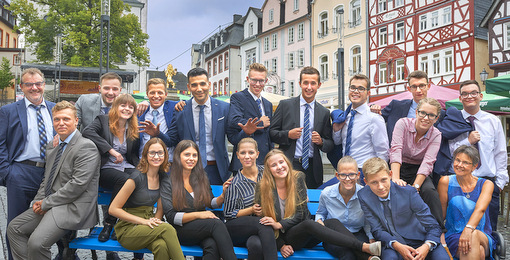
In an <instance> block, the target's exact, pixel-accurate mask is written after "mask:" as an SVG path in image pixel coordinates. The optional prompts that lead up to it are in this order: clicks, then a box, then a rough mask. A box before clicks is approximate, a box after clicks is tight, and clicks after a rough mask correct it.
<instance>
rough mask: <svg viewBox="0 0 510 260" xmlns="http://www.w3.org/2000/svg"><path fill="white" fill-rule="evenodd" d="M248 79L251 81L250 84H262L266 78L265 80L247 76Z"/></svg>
mask: <svg viewBox="0 0 510 260" xmlns="http://www.w3.org/2000/svg"><path fill="white" fill-rule="evenodd" d="M249 79H250V82H251V83H252V84H257V83H259V84H260V85H262V84H264V83H266V80H267V79H252V78H249Z"/></svg>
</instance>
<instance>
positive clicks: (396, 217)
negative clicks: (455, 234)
mask: <svg viewBox="0 0 510 260" xmlns="http://www.w3.org/2000/svg"><path fill="white" fill-rule="evenodd" d="M363 172H364V174H365V182H366V183H367V186H365V187H364V188H363V189H361V190H360V191H359V192H358V198H359V201H360V204H361V208H362V209H363V212H364V213H365V217H366V219H367V221H368V222H369V223H370V227H371V228H372V229H371V232H372V235H373V236H374V239H375V240H380V241H381V242H382V243H383V245H384V249H383V251H382V254H381V259H431V260H435V259H450V258H449V257H448V254H447V253H446V250H445V249H444V248H443V246H442V245H441V243H440V239H439V237H440V236H441V229H440V227H439V224H438V223H437V221H436V219H435V218H434V217H433V216H432V214H431V213H430V210H429V208H428V207H427V205H426V204H425V202H423V200H422V199H421V197H420V195H419V194H418V193H417V192H416V189H414V188H413V187H411V186H404V187H401V186H399V185H395V184H394V183H393V182H392V181H391V172H390V169H389V167H388V163H386V161H385V160H383V159H381V158H378V157H374V158H370V159H368V160H367V161H366V162H365V163H364V164H363Z"/></svg>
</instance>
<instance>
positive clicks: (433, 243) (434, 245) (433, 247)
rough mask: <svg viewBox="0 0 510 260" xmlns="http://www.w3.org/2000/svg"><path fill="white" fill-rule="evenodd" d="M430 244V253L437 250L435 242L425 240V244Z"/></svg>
mask: <svg viewBox="0 0 510 260" xmlns="http://www.w3.org/2000/svg"><path fill="white" fill-rule="evenodd" d="M427 242H429V243H430V244H431V245H432V248H431V249H430V251H432V250H434V249H436V247H437V243H436V242H435V241H432V240H425V243H427Z"/></svg>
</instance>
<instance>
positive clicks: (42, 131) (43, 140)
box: [30, 104, 48, 160]
mask: <svg viewBox="0 0 510 260" xmlns="http://www.w3.org/2000/svg"><path fill="white" fill-rule="evenodd" d="M30 107H33V108H34V109H35V111H36V114H37V131H38V132H39V156H40V157H41V159H43V160H44V159H45V158H46V144H47V143H48V137H46V127H45V126H44V119H43V117H42V113H41V108H44V105H40V106H35V105H33V104H30Z"/></svg>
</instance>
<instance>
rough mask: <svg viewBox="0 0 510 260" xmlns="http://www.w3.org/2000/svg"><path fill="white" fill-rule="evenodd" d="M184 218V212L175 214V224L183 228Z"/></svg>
mask: <svg viewBox="0 0 510 260" xmlns="http://www.w3.org/2000/svg"><path fill="white" fill-rule="evenodd" d="M183 217H184V212H177V213H175V217H174V224H175V225H178V226H182V218H183Z"/></svg>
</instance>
